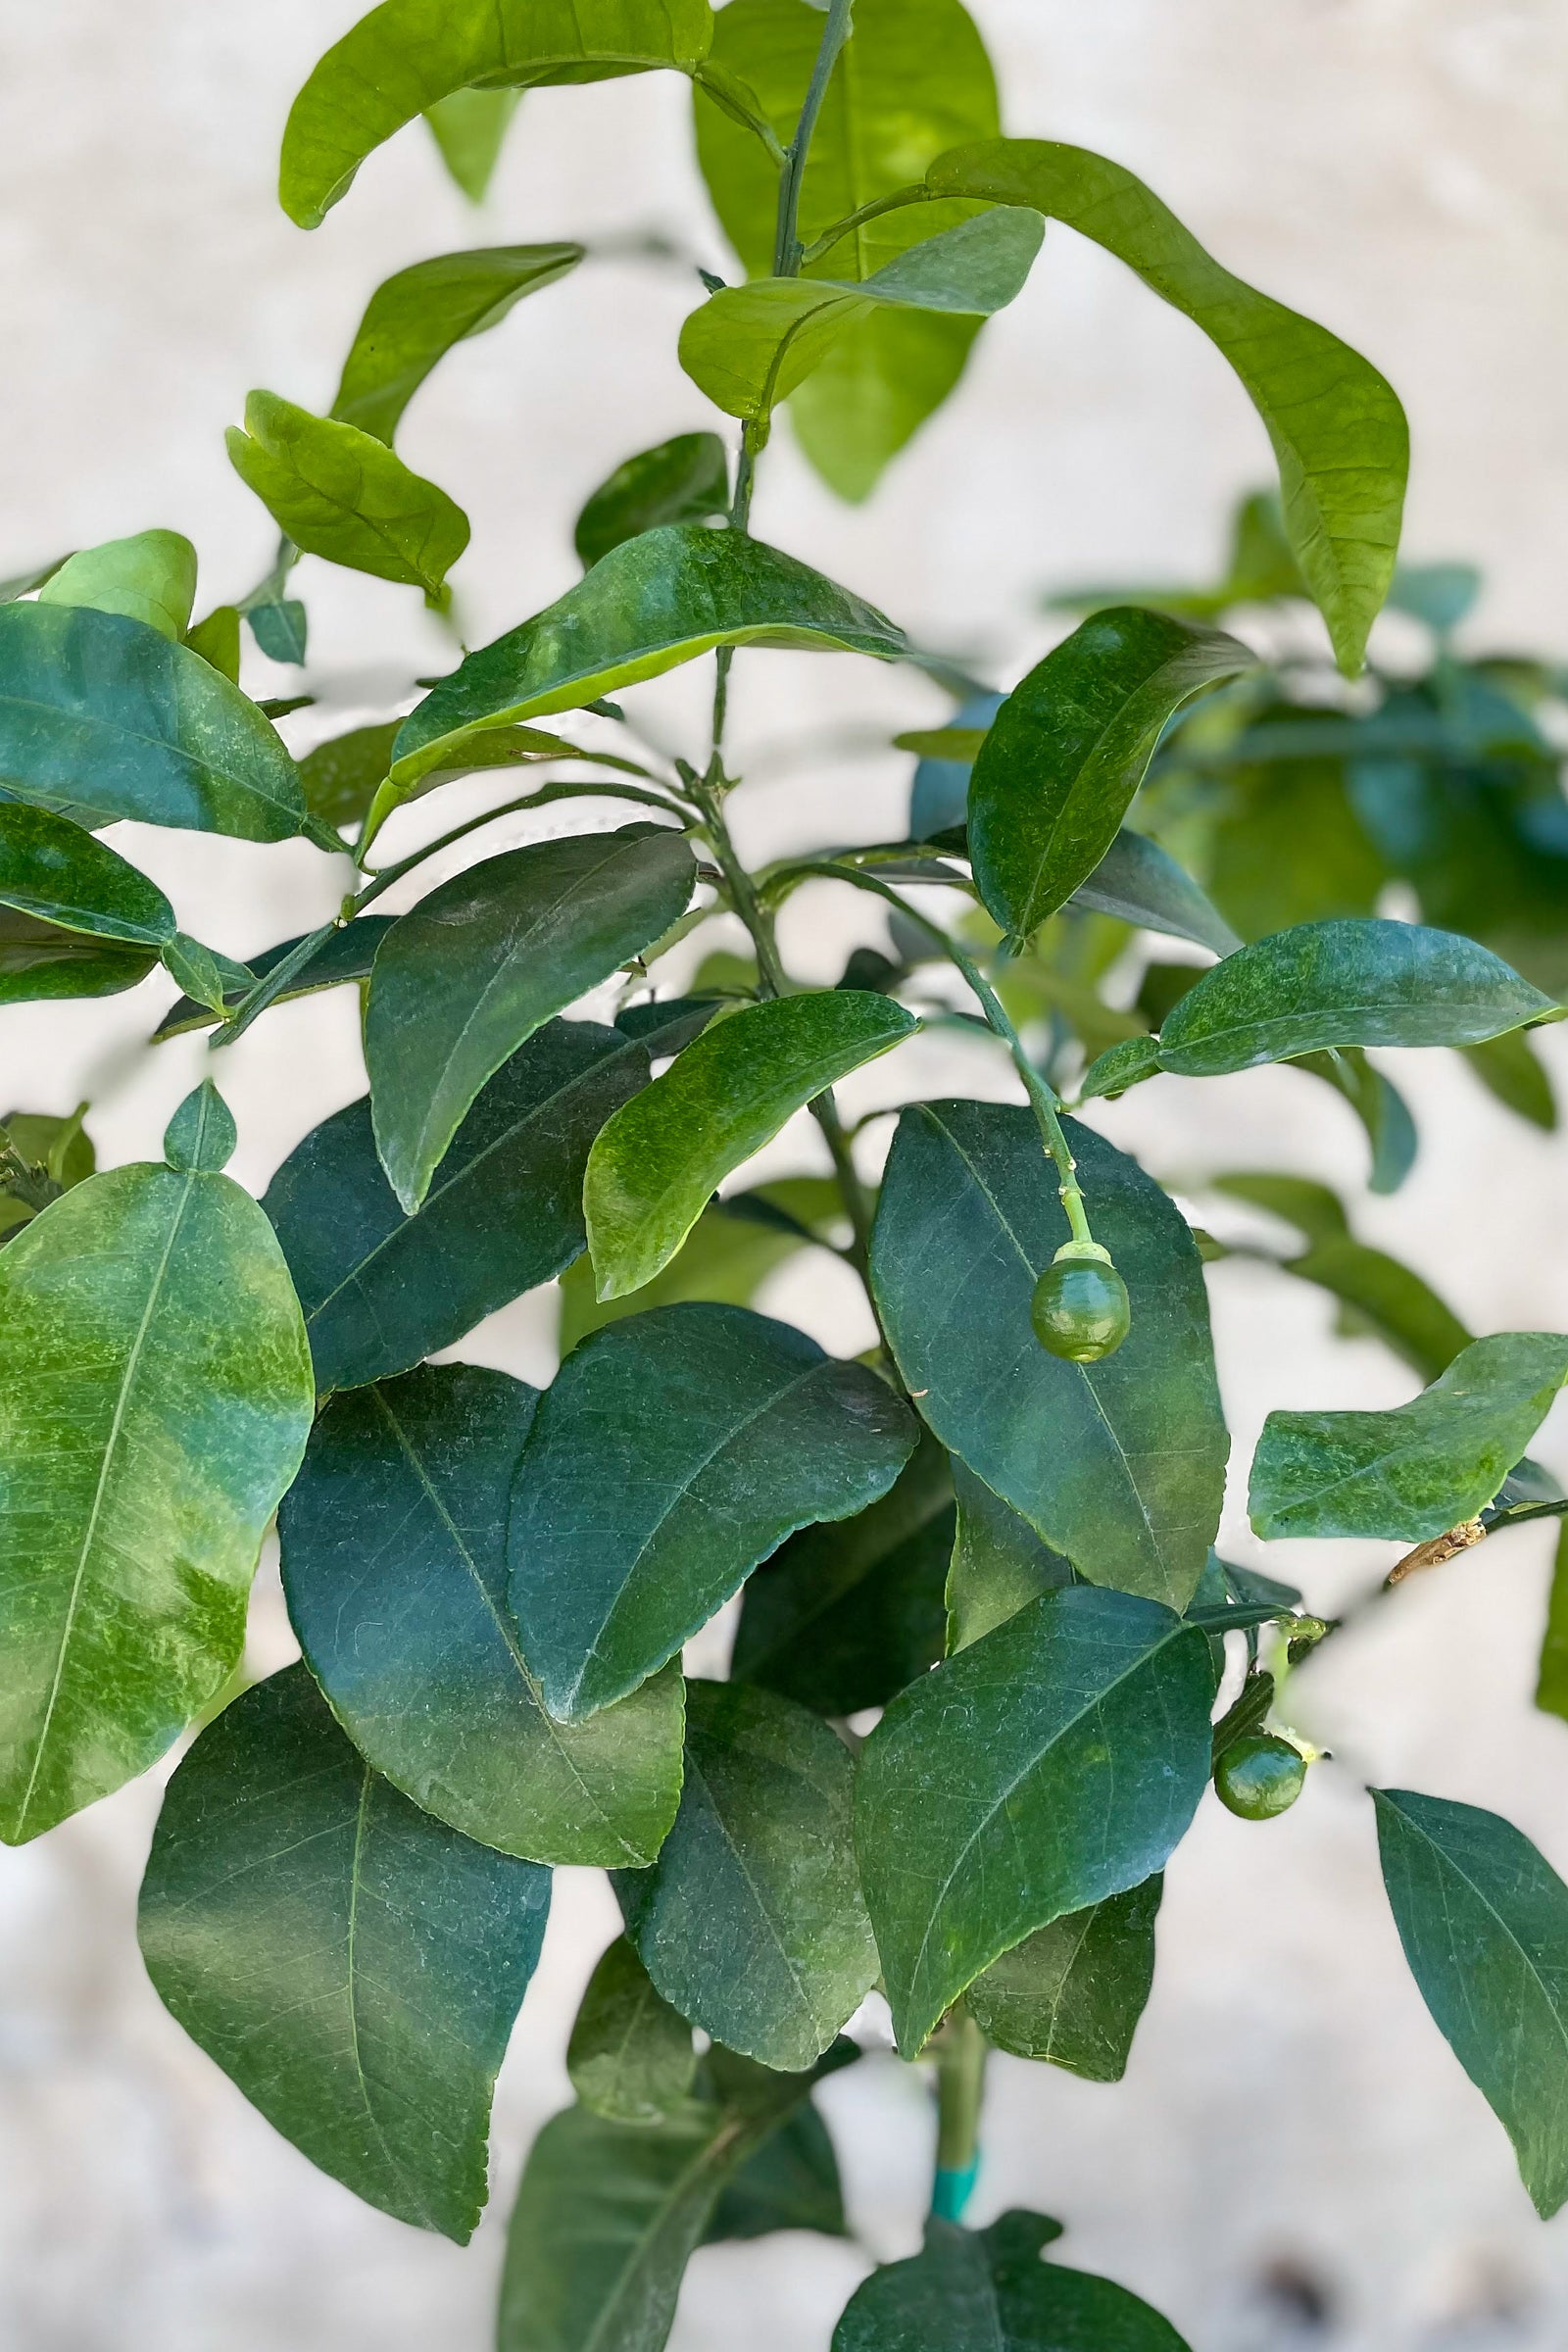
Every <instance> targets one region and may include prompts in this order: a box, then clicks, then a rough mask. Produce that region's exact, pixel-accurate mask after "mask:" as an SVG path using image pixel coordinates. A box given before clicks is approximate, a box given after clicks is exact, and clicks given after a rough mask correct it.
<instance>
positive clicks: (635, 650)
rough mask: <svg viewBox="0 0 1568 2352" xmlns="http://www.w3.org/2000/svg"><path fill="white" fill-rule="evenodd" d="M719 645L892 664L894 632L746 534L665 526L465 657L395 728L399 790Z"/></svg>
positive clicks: (897, 640)
mask: <svg viewBox="0 0 1568 2352" xmlns="http://www.w3.org/2000/svg"><path fill="white" fill-rule="evenodd" d="M720 645H770V646H783V647H786V648H794V649H796V650H797V651H801V652H806V653H812V652H839V653H852V654H869V655H872V656H873V657H874V658H875V659H876V660H878V661H881V662H896V661H898V660H900V659H901V658H902V657H903V655H904V654H905V652H906V651H907V646H906V640H905V637H904V633H903V631H902V630H900V629H897V628H895V627H894V625H893V623H892V621H890V620H889V619H887V617H886V616H885V615H884V614H883V613H878V612H877V611H876V609H875V607H874V606H871V605H867V604H864V603H862V601H861V600H860V598H859V597H858V596H852V595H851V594H850V593H849V591H848V590H847V589H844V588H837V587H835V586H834V584H833V582H832V581H831V580H826V579H824V578H823V577H822V575H821V573H820V572H817V571H812V570H811V568H810V567H809V564H801V563H798V562H797V561H796V559H795V558H794V557H793V556H786V555H783V554H781V552H780V551H779V550H778V549H777V548H776V547H768V546H767V545H766V544H765V543H764V542H763V541H762V540H760V539H752V538H749V537H748V536H747V535H746V534H745V533H744V532H742V531H711V530H709V529H707V528H706V527H705V526H704V525H703V524H702V523H695V522H686V523H678V522H672V523H666V524H664V525H663V526H662V528H661V529H659V530H655V531H644V532H643V533H642V534H641V536H640V537H638V538H636V539H628V540H626V541H625V542H624V543H623V544H622V545H621V546H619V547H616V548H613V549H612V550H611V552H610V554H609V555H608V556H606V557H605V558H604V559H603V561H602V562H600V563H598V564H595V565H594V567H593V569H592V571H591V572H589V573H588V575H587V577H586V578H585V579H582V580H580V581H579V582H578V584H577V586H576V587H575V588H571V589H568V590H567V592H566V594H565V595H564V597H562V598H561V599H560V600H559V602H558V603H556V604H554V605H551V606H550V607H549V608H548V610H547V611H545V612H543V613H536V614H535V616H534V618H533V619H532V620H525V621H524V622H523V623H522V625H521V627H520V628H516V629H512V630H510V631H509V632H508V634H507V635H506V636H505V637H498V638H497V639H496V641H495V643H494V645H487V646H485V647H483V648H482V649H481V651H480V652H478V653H476V654H470V655H469V656H468V658H467V660H466V662H464V663H463V665H462V667H461V668H460V669H458V670H456V671H454V673H453V675H452V676H451V677H450V678H447V679H444V680H443V681H442V683H441V684H440V685H439V686H438V687H437V688H436V689H435V691H434V693H433V694H429V695H427V696H426V697H425V699H424V701H423V702H422V703H420V704H419V706H418V708H417V710H416V711H413V712H411V714H410V716H409V717H408V718H406V719H405V720H404V722H403V728H402V731H401V733H400V734H399V736H398V741H397V756H396V758H395V760H393V764H392V774H393V778H394V780H395V782H396V783H397V784H398V785H400V786H403V787H407V786H408V785H411V784H413V783H416V782H417V779H418V778H419V777H420V776H421V775H422V774H423V773H424V772H425V771H426V769H428V768H431V767H439V766H441V765H442V764H443V763H450V760H451V758H452V755H453V754H454V752H455V751H456V750H457V749H458V746H459V744H460V743H461V742H462V740H463V739H464V738H465V737H466V736H468V735H471V734H474V733H476V732H477V731H479V730H480V729H483V728H486V727H495V726H501V725H503V724H507V723H509V722H511V721H514V720H517V719H531V718H543V717H547V716H548V715H549V714H550V712H552V711H580V710H582V709H584V708H585V707H586V705H588V704H589V703H592V702H596V701H599V700H602V698H603V697H604V696H605V695H607V694H614V693H618V692H619V691H620V689H621V688H623V687H626V686H632V685H635V684H636V683H637V682H638V680H639V679H642V678H656V677H659V676H660V675H661V674H662V672H663V671H664V670H666V669H675V668H677V667H678V666H679V665H680V664H681V663H682V662H694V661H696V659H697V658H698V656H699V655H700V654H708V653H711V652H712V651H713V649H714V647H715V646H720Z"/></svg>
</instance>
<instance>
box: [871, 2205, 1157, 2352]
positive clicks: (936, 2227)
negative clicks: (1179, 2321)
mask: <svg viewBox="0 0 1568 2352" xmlns="http://www.w3.org/2000/svg"><path fill="white" fill-rule="evenodd" d="M1060 2235H1061V2226H1060V2224H1059V2223H1057V2222H1048V2221H1047V2220H1046V2219H1045V2218H1044V2216H1043V2215H1041V2214H1038V2213H1018V2212H1013V2213H1005V2214H1004V2215H1003V2217H1002V2219H1001V2221H999V2222H993V2223H992V2225H991V2227H990V2229H982V2230H979V2231H977V2232H974V2231H970V2230H968V2229H959V2228H958V2227H957V2226H956V2224H955V2223H953V2222H943V2221H935V2220H933V2221H931V2222H928V2223H927V2224H926V2237H925V2250H924V2252H923V2253H920V2254H917V2255H915V2256H914V2258H913V2260H912V2261H909V2262H896V2263H892V2264H890V2265H889V2266H888V2267H887V2268H886V2269H885V2270H880V2271H873V2272H872V2274H871V2276H870V2278H867V2280H866V2281H865V2283H864V2285H863V2286H861V2287H858V2289H857V2290H856V2292H855V2294H854V2295H853V2296H852V2297H851V2299H850V2304H849V2308H848V2310H847V2311H846V2312H845V2314H844V2317H843V2318H842V2319H841V2320H840V2322H839V2324H838V2326H837V2327H836V2328H835V2329H834V2331H833V2352H914V2348H915V2347H916V2346H918V2347H919V2352H1188V2347H1187V2345H1186V2344H1185V2343H1184V2342H1183V2341H1182V2338H1181V2337H1180V2336H1179V2335H1178V2334H1177V2332H1176V2330H1175V2328H1174V2327H1172V2326H1171V2325H1170V2323H1169V2321H1168V2320H1162V2319H1161V2318H1160V2316H1159V2314H1158V2312H1157V2311H1153V2310H1152V2309H1151V2308H1150V2306H1149V2305H1148V2304H1147V2303H1144V2302H1141V2301H1140V2300H1139V2298H1138V2296H1137V2295H1133V2294H1129V2293H1128V2291H1127V2289H1126V2288H1125V2287H1124V2286H1117V2285H1115V2284H1114V2283H1113V2282H1112V2280H1110V2279H1109V2278H1092V2277H1091V2276H1090V2274H1089V2273H1088V2272H1087V2271H1067V2270H1063V2269H1061V2268H1060V2266H1059V2265H1058V2264H1056V2263H1054V2262H1043V2261H1042V2260H1041V2253H1042V2250H1043V2248H1044V2247H1046V2246H1048V2245H1049V2244H1050V2243H1051V2241H1052V2240H1053V2239H1054V2238H1057V2237H1059V2236H1060Z"/></svg>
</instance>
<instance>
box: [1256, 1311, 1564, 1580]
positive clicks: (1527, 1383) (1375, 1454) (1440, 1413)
mask: <svg viewBox="0 0 1568 2352" xmlns="http://www.w3.org/2000/svg"><path fill="white" fill-rule="evenodd" d="M1565 1381H1568V1338H1565V1337H1563V1336H1562V1335H1561V1334H1560V1333H1557V1332H1547V1331H1509V1332H1499V1333H1498V1334H1497V1335H1496V1337H1495V1338H1494V1339H1490V1340H1475V1341H1473V1342H1472V1343H1471V1345H1470V1346H1469V1347H1468V1348H1465V1349H1464V1350H1463V1351H1462V1353H1461V1354H1459V1355H1457V1356H1456V1357H1455V1358H1454V1360H1453V1362H1452V1363H1451V1364H1450V1365H1449V1367H1448V1369H1447V1371H1446V1372H1445V1373H1444V1375H1443V1377H1442V1379H1441V1380H1439V1381H1436V1382H1435V1383H1434V1384H1433V1386H1432V1387H1431V1388H1429V1389H1427V1390H1425V1391H1424V1392H1423V1393H1422V1395H1421V1396H1419V1397H1416V1398H1415V1400H1414V1402H1413V1403H1411V1404H1401V1405H1398V1406H1397V1407H1396V1409H1395V1410H1394V1411H1393V1412H1387V1413H1270V1415H1269V1417H1268V1419H1267V1420H1266V1421H1265V1422H1264V1424H1263V1434H1262V1436H1261V1438H1260V1439H1259V1440H1258V1445H1257V1452H1256V1455H1255V1456H1254V1458H1253V1462H1252V1484H1251V1493H1250V1496H1249V1498H1248V1508H1249V1510H1250V1514H1251V1521H1252V1526H1253V1528H1254V1529H1255V1531H1256V1532H1257V1534H1258V1535H1260V1536H1263V1537H1266V1538H1276V1537H1281V1536H1376V1537H1384V1538H1387V1539H1388V1540H1389V1541H1391V1542H1398V1543H1404V1544H1423V1543H1427V1542H1429V1541H1430V1540H1431V1539H1432V1538H1433V1537H1434V1536H1441V1535H1446V1533H1447V1531H1448V1529H1449V1528H1451V1527H1459V1526H1461V1525H1462V1524H1463V1523H1464V1521H1465V1520H1467V1519H1473V1518H1474V1517H1475V1516H1476V1514H1477V1512H1478V1511H1481V1510H1483V1509H1484V1508H1485V1506H1486V1505H1487V1504H1488V1503H1489V1502H1491V1501H1492V1499H1493V1497H1494V1495H1495V1494H1496V1493H1497V1490H1498V1488H1499V1487H1500V1486H1501V1485H1502V1482H1503V1480H1504V1479H1505V1478H1506V1477H1507V1475H1508V1473H1509V1471H1510V1470H1511V1469H1512V1468H1513V1466H1514V1464H1515V1462H1517V1461H1518V1460H1519V1458H1520V1456H1521V1455H1522V1454H1523V1453H1524V1451H1525V1449H1526V1447H1527V1446H1529V1444H1530V1441H1531V1439H1532V1438H1533V1437H1534V1436H1535V1434H1536V1431H1537V1430H1538V1429H1539V1428H1540V1427H1541V1424H1542V1422H1543V1421H1544V1419H1545V1417H1546V1414H1547V1413H1548V1412H1549V1411H1550V1409H1551V1405H1552V1402H1553V1400H1554V1398H1555V1397H1556V1395H1557V1392H1558V1390H1559V1389H1560V1388H1561V1387H1562V1386H1563V1383H1564V1382H1565Z"/></svg>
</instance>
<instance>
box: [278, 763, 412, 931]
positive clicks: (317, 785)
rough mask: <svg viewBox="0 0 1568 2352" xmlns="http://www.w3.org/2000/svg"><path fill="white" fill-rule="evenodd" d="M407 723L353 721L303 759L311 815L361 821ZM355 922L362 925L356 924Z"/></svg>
mask: <svg viewBox="0 0 1568 2352" xmlns="http://www.w3.org/2000/svg"><path fill="white" fill-rule="evenodd" d="M402 724H403V721H402V720H401V719H399V718H394V719H390V720H388V721H386V722H385V723H383V724H382V725H380V726H374V727H354V728H352V729H351V730H350V732H349V733H348V734H347V735H334V736H333V737H332V739H331V741H330V742H328V743H319V744H318V745H317V747H316V749H315V751H314V752H307V753H306V755H305V757H304V759H303V760H301V761H300V781H301V783H302V784H303V785H304V787H305V798H306V801H307V803H308V805H309V807H310V810H311V813H312V815H313V816H319V818H320V820H321V822H322V823H323V824H325V825H331V826H333V827H334V828H335V827H337V826H340V825H357V824H358V823H359V822H360V819H361V818H362V817H363V816H364V815H365V812H366V810H367V809H368V808H369V806H370V803H371V802H372V801H373V800H374V798H375V796H376V793H377V791H378V790H379V789H380V787H381V785H382V784H384V783H385V781H386V774H387V769H388V768H389V767H390V766H391V764H392V745H393V743H394V741H395V740H396V737H397V731H398V729H399V727H400V726H401V725H402ZM355 928H358V926H357V925H356V926H355Z"/></svg>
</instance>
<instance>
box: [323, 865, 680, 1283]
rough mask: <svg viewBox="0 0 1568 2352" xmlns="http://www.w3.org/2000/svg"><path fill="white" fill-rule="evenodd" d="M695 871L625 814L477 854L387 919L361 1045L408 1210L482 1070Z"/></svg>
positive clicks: (612, 958)
mask: <svg viewBox="0 0 1568 2352" xmlns="http://www.w3.org/2000/svg"><path fill="white" fill-rule="evenodd" d="M695 878H696V866H695V862H694V860H693V858H692V853H691V850H690V848H689V846H688V845H687V843H686V841H685V839H684V837H683V836H682V835H681V834H679V833H676V832H674V831H672V830H671V829H670V828H668V827H661V826H657V825H628V826H626V827H625V828H624V830H622V831H621V832H618V833H590V834H576V835H569V836H567V837H565V838H564V839H561V840H556V841H542V842H535V843H532V844H530V845H529V846H528V847H527V848H526V849H521V850H508V851H506V852H505V853H504V854H503V855H502V856H501V857H499V858H486V859H485V860H484V861H483V862H482V863H481V864H479V865H475V866H470V867H469V868H468V869H467V870H466V872H464V873H461V874H455V875H454V876H453V877H452V879H451V880H450V881H449V882H443V883H441V884H440V885H439V886H438V887H437V888H436V889H435V890H433V891H432V892H431V893H430V895H429V897H428V898H426V899H422V900H421V901H420V903H419V905H418V906H417V907H415V908H414V909H413V911H412V912H411V913H409V914H405V915H403V916H402V917H401V918H400V919H399V920H398V921H397V922H396V923H394V924H393V926H392V929H391V930H390V931H389V932H388V933H387V935H386V937H385V939H384V940H383V941H382V942H381V945H380V947H379V948H378V949H377V950H376V956H375V963H374V966H373V967H372V970H371V973H370V994H369V1000H368V1004H367V1005H366V1011H365V1058H366V1065H367V1067H368V1071H369V1076H370V1101H371V1104H372V1106H373V1114H374V1121H375V1142H376V1149H377V1151H378V1152H380V1155H381V1162H382V1165H383V1166H384V1168H385V1169H386V1172H387V1176H388V1178H389V1180H390V1182H391V1185H392V1189H393V1191H394V1192H395V1193H396V1195H397V1197H398V1199H399V1201H401V1202H402V1203H403V1206H404V1208H405V1209H406V1210H407V1211H408V1212H409V1213H410V1214H411V1215H412V1214H413V1212H414V1210H415V1209H417V1207H418V1205H419V1203H420V1201H423V1199H424V1197H425V1195H426V1193H427V1192H428V1191H429V1188H430V1180H431V1178H432V1176H433V1175H434V1174H435V1171H436V1169H437V1168H438V1167H439V1166H440V1164H441V1161H442V1159H443V1157H444V1156H445V1154H446V1152H447V1149H448V1147H449V1145H450V1144H451V1142H452V1140H453V1138H454V1136H455V1135H456V1134H457V1132H458V1129H459V1127H460V1126H461V1125H462V1123H463V1121H464V1119H465V1118H466V1116H467V1113H468V1110H469V1108H470V1106H471V1105H472V1103H473V1102H474V1100H475V1098H476V1097H477V1095H478V1093H479V1090H480V1089H481V1087H483V1086H484V1084H485V1082H486V1080H487V1079H489V1078H491V1077H493V1076H494V1074H495V1072H496V1071H497V1070H499V1069H500V1067H501V1065H502V1063H503V1062H505V1061H508V1060H510V1059H511V1057H512V1055H513V1054H515V1053H516V1051H517V1049H518V1048H519V1047H520V1046H522V1045H525V1044H526V1042H527V1040H528V1039H529V1038H530V1037H532V1035H533V1034H534V1032H535V1030H537V1029H540V1028H542V1027H543V1026H544V1024H545V1022H546V1021H548V1020H549V1019H550V1018H551V1017H552V1015H553V1014H555V1013H558V1012H562V1011H564V1009H565V1007H566V1006H567V1005H572V1004H575V1003H576V1001H577V999H578V998H579V997H581V996H584V995H586V993H587V992H588V990H589V989H591V988H595V987H597V986H598V984H599V982H600V981H601V980H606V979H608V978H609V976H610V974H611V973H612V972H613V971H614V970H615V968H616V967H617V965H619V964H622V963H624V962H626V961H627V959H628V958H629V957H630V956H636V955H638V954H640V952H641V951H642V950H643V949H644V948H646V947H647V946H648V945H649V944H650V942H651V941H653V940H656V939H658V938H659V937H660V936H661V935H662V933H663V932H665V931H667V930H668V928H669V926H670V925H671V923H673V922H674V921H675V920H676V919H677V917H678V916H679V915H680V914H681V913H682V912H683V910H684V908H685V906H686V902H687V900H688V899H689V898H690V897H691V894H692V884H693V882H694V880H695ZM557 1270H558V1271H559V1268H558V1269H557Z"/></svg>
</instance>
